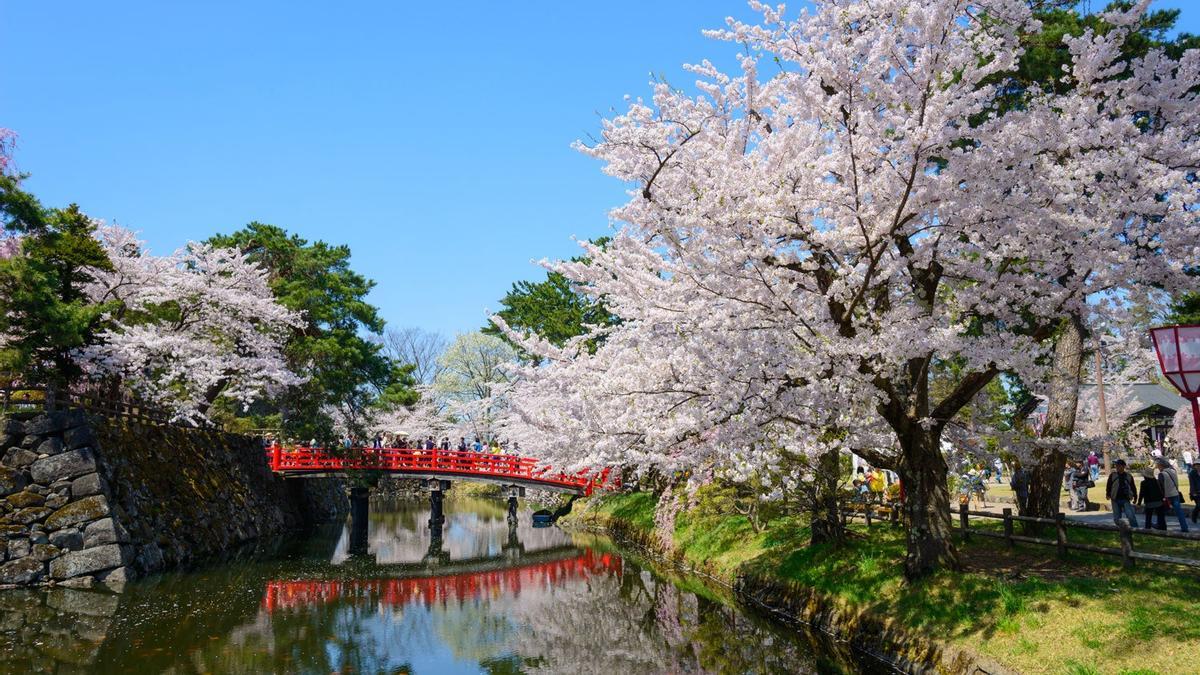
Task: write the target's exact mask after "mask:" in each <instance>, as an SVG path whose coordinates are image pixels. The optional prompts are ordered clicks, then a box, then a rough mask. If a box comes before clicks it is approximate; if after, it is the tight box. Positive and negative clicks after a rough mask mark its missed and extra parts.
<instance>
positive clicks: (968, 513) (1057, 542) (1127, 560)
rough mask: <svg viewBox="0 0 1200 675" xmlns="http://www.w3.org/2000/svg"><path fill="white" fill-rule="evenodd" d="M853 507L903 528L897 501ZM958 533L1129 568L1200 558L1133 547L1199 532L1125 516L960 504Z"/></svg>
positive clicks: (850, 511)
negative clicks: (995, 524)
mask: <svg viewBox="0 0 1200 675" xmlns="http://www.w3.org/2000/svg"><path fill="white" fill-rule="evenodd" d="M852 506H853V508H843V509H842V517H843V518H845V519H846V520H853V519H854V518H861V519H862V520H864V521H865V522H866V524H867V527H868V528H869V527H871V526H872V524H874V523H888V524H891V525H892V526H893V527H900V526H901V525H902V524H903V520H904V519H903V517H902V516H901V514H900V506H899V504H897V503H895V502H890V503H886V504H880V503H867V504H863V503H861V502H858V503H855V504H853V505H852ZM1198 508H1200V507H1198ZM951 515H953V512H951ZM971 517H975V518H986V519H990V520H999V521H1001V522H1002V530H1001V531H996V530H991V529H984V528H979V527H971V522H970V519H971ZM1019 522H1020V523H1036V524H1039V525H1045V526H1050V527H1053V531H1054V538H1053V539H1048V538H1042V537H1031V536H1028V535H1023V534H1017V533H1016V532H1015V531H1014V529H1015V527H1014V523H1019ZM1072 529H1076V530H1092V531H1095V532H1108V533H1110V534H1113V535H1115V537H1116V543H1117V544H1118V546H1097V545H1095V544H1088V543H1084V542H1081V541H1071V540H1070V536H1069V533H1070V531H1071V530H1072ZM958 532H959V536H960V537H961V538H962V540H963V541H969V540H970V538H971V537H972V536H973V535H978V536H981V537H990V538H994V539H1001V540H1003V541H1004V542H1005V543H1006V544H1007V545H1008V547H1009V548H1013V547H1015V546H1016V544H1018V543H1021V544H1035V545H1038V546H1053V547H1054V548H1055V550H1056V552H1057V554H1058V557H1060V558H1065V557H1066V555H1067V552H1068V551H1087V552H1089V553H1098V554H1101V555H1111V556H1115V557H1119V558H1121V563H1122V564H1123V565H1124V566H1125V567H1126V568H1132V567H1133V566H1134V564H1135V562H1136V561H1138V560H1143V561H1146V562H1154V563H1167V564H1172V565H1183V566H1185V567H1192V568H1200V559H1198V558H1184V557H1179V556H1173V555H1163V554H1161V553H1148V552H1146V551H1138V550H1136V549H1135V548H1134V540H1135V535H1136V537H1150V538H1152V539H1164V540H1176V541H1193V542H1200V533H1196V532H1172V531H1169V530H1151V529H1135V528H1134V526H1133V524H1131V523H1130V522H1129V521H1128V520H1127V519H1125V518H1122V519H1121V520H1120V521H1119V524H1116V525H1109V524H1107V523H1089V522H1087V521H1082V520H1073V519H1070V518H1067V517H1065V516H1064V515H1063V514H1061V513H1058V514H1055V516H1054V518H1036V517H1033V516H1018V515H1015V514H1014V513H1013V512H1012V509H1011V508H1006V509H1004V511H1003V513H990V512H987V511H972V510H970V509H969V508H968V506H967V505H966V504H960V505H959V507H958Z"/></svg>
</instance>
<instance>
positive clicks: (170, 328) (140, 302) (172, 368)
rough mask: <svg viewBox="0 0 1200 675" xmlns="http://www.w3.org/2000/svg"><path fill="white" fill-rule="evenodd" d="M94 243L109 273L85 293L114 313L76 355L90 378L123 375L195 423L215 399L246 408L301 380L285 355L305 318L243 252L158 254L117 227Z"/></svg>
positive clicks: (198, 248)
mask: <svg viewBox="0 0 1200 675" xmlns="http://www.w3.org/2000/svg"><path fill="white" fill-rule="evenodd" d="M100 239H101V241H102V243H103V245H104V248H105V249H106V250H107V252H108V255H109V258H110V260H111V261H112V266H113V269H112V270H111V271H97V272H96V273H95V278H96V281H95V283H94V284H92V285H91V287H90V288H89V289H88V293H89V295H90V296H91V298H92V300H93V302H96V303H110V302H113V303H116V306H117V309H116V310H115V311H113V312H112V313H111V314H110V316H109V317H108V318H109V320H110V322H111V327H110V328H108V329H107V330H105V331H103V332H101V333H100V334H99V341H98V343H97V344H94V345H91V346H88V347H86V348H84V349H82V350H80V352H79V353H78V359H79V360H80V361H81V362H82V363H83V364H84V366H85V368H86V369H87V370H88V371H89V372H90V373H91V374H92V375H94V376H117V377H120V378H122V379H123V380H124V381H125V383H127V384H129V385H131V386H132V387H133V388H134V389H135V390H136V391H138V392H139V393H140V394H141V395H143V396H145V397H146V398H147V399H149V400H150V401H153V402H155V403H158V404H160V405H163V406H164V407H166V408H168V409H170V410H171V411H172V412H173V414H174V417H175V418H176V419H179V420H186V421H192V422H196V421H200V420H204V419H206V415H207V412H208V409H209V407H210V406H211V405H212V403H213V402H214V401H215V400H216V399H217V398H218V397H221V396H223V397H226V398H228V399H230V400H233V401H237V402H240V403H242V404H244V405H248V404H250V403H251V402H253V401H255V400H257V399H259V398H260V397H262V396H264V395H269V394H272V393H274V392H277V391H279V390H280V389H281V388H283V387H288V386H292V385H295V384H299V383H301V382H303V378H302V377H300V376H298V375H297V374H296V373H293V372H292V371H290V370H289V369H288V368H287V365H286V362H285V360H284V358H283V354H282V348H283V344H284V341H285V340H286V337H287V334H288V331H290V330H291V329H292V328H293V327H295V326H297V325H299V323H300V318H301V317H300V315H299V314H298V313H296V312H292V311H290V310H288V309H286V308H284V307H283V306H281V305H280V304H279V303H277V302H276V301H275V298H274V297H273V296H272V294H271V289H270V287H269V286H268V283H267V275H266V273H265V272H264V271H263V270H262V269H261V268H259V267H258V266H256V265H254V264H252V263H249V262H248V261H247V260H246V257H245V256H244V255H243V254H242V253H240V252H239V251H237V250H235V249H224V248H215V247H213V246H210V245H207V244H198V243H191V244H188V245H187V246H186V247H184V248H182V249H180V250H178V251H176V252H175V253H174V254H172V255H169V256H164V257H159V256H154V255H151V254H150V253H148V252H147V251H146V250H145V247H144V246H143V243H142V242H141V241H138V240H137V238H136V236H135V235H134V233H132V232H130V231H129V230H126V229H123V228H119V227H106V228H103V229H102V230H101V232H100Z"/></svg>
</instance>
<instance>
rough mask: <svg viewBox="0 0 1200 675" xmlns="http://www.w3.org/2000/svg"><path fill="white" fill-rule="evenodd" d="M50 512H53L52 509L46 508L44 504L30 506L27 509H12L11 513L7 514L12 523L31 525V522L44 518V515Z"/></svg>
mask: <svg viewBox="0 0 1200 675" xmlns="http://www.w3.org/2000/svg"><path fill="white" fill-rule="evenodd" d="M51 513H54V510H53V509H48V508H46V507H44V506H31V507H29V508H27V509H21V510H19V511H13V512H12V514H10V515H9V516H8V519H9V520H11V521H13V522H14V523H21V524H22V525H32V524H33V523H36V522H37V521H39V520H43V519H45V517H46V516H48V515H50V514H51Z"/></svg>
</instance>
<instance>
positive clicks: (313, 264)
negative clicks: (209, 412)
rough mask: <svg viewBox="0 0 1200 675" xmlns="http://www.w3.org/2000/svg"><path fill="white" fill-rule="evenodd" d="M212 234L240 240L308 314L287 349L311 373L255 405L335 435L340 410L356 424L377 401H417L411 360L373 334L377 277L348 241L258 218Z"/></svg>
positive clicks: (324, 435) (281, 293)
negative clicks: (266, 403)
mask: <svg viewBox="0 0 1200 675" xmlns="http://www.w3.org/2000/svg"><path fill="white" fill-rule="evenodd" d="M209 241H210V242H211V243H212V244H214V245H216V246H227V247H234V248H237V249H239V250H241V251H242V252H244V253H245V254H246V255H247V256H248V257H249V258H250V259H251V260H253V261H255V262H257V263H259V264H260V265H262V266H264V267H265V268H266V269H267V270H268V271H269V272H270V275H271V288H272V290H273V291H274V293H275V296H276V298H277V299H278V300H279V302H280V303H281V304H283V305H284V306H285V307H287V308H289V309H293V310H297V311H300V312H303V314H304V324H303V326H302V327H300V328H299V329H297V330H296V331H295V332H294V334H293V335H292V337H291V339H290V340H289V341H288V345H287V348H286V353H287V356H288V360H289V362H290V363H291V365H292V367H293V370H295V371H296V372H297V373H300V374H303V375H307V376H308V377H309V380H308V381H307V382H306V383H305V384H303V385H301V386H299V387H294V388H293V389H292V390H290V391H289V392H287V393H286V394H284V395H283V396H282V397H280V399H279V400H278V401H276V402H275V403H274V409H272V408H271V407H267V408H263V409H259V410H256V411H254V412H256V413H257V414H259V415H261V416H264V417H265V416H267V415H271V414H272V413H277V414H279V415H280V417H281V424H282V427H283V429H284V431H285V432H286V433H288V434H290V435H293V436H297V437H300V438H310V437H311V438H318V439H322V440H329V439H331V438H333V436H334V420H333V417H332V416H331V411H333V410H338V411H340V413H341V414H342V416H343V418H344V419H345V420H347V421H348V422H349V423H350V424H351V426H353V424H354V421H355V420H358V419H361V418H362V417H363V414H364V413H365V412H366V411H367V410H369V409H370V408H372V407H375V406H381V405H411V404H413V403H415V402H416V401H417V398H418V394H417V392H416V391H415V390H414V389H413V388H412V387H413V385H414V381H413V378H412V375H411V370H412V369H411V367H409V366H407V365H405V364H400V363H396V362H395V361H393V360H392V359H389V358H388V357H387V356H386V355H385V354H384V353H383V349H382V347H381V345H380V343H379V341H378V340H377V339H376V340H370V339H368V338H367V337H366V335H369V334H374V335H378V334H379V333H381V332H382V330H383V327H384V322H383V319H382V318H380V316H379V310H378V309H377V308H376V307H374V306H373V305H371V304H370V303H369V302H367V294H368V293H370V291H371V288H372V287H374V285H375V283H374V282H373V281H371V280H369V279H367V278H366V277H364V276H362V275H361V274H359V273H358V272H355V271H354V270H353V269H351V267H350V248H349V247H347V246H344V245H342V246H334V245H330V244H327V243H325V242H323V241H316V242H313V243H309V242H308V241H306V240H305V239H302V238H301V237H299V236H297V235H294V234H291V235H290V234H288V232H287V231H286V230H284V229H283V228H281V227H278V226H275V225H267V224H264V223H258V222H253V223H250V224H249V225H247V226H246V227H244V228H242V229H240V230H238V231H237V232H234V233H233V234H229V235H218V236H215V237H213V238H212V239H210V240H209ZM351 431H356V432H360V433H361V430H358V429H351Z"/></svg>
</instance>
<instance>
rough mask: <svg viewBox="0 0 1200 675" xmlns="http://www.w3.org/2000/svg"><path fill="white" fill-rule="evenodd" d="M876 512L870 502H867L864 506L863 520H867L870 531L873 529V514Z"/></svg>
mask: <svg viewBox="0 0 1200 675" xmlns="http://www.w3.org/2000/svg"><path fill="white" fill-rule="evenodd" d="M874 510H875V507H874V506H873V505H872V504H871V503H870V502H867V503H866V504H864V505H863V518H865V519H866V521H867V529H868V530H869V529H871V512H872V511H874Z"/></svg>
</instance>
